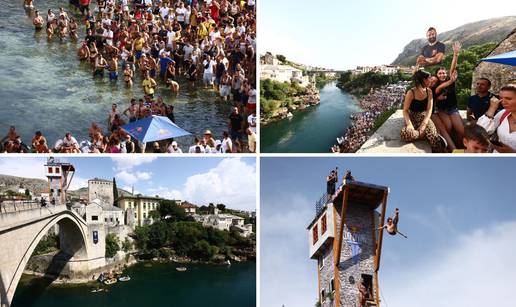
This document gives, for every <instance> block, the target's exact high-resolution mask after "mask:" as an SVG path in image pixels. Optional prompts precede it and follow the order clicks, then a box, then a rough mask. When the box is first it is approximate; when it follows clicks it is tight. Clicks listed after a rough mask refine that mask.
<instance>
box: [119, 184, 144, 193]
mask: <svg viewBox="0 0 516 307" xmlns="http://www.w3.org/2000/svg"><path fill="white" fill-rule="evenodd" d="M121 189H122V190H126V191H127V192H129V193H131V192H132V191H133V187H132V186H129V185H126V186H124V187H123V188H121ZM133 193H134V195H136V194H142V193H141V192H140V191H138V190H136V189H135V190H134V192H133Z"/></svg>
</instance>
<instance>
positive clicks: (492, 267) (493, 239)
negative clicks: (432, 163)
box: [382, 222, 516, 307]
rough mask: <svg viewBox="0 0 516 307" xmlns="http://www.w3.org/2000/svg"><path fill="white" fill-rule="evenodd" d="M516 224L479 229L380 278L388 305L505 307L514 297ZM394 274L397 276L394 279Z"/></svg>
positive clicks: (503, 224) (400, 306)
mask: <svg viewBox="0 0 516 307" xmlns="http://www.w3.org/2000/svg"><path fill="white" fill-rule="evenodd" d="M515 235H516V222H510V223H502V224H499V225H496V226H486V227H485V228H479V229H477V230H476V231H474V232H472V233H471V234H468V235H463V236H460V237H458V239H457V240H456V242H454V243H452V244H448V245H447V246H443V248H442V249H441V250H440V251H429V252H428V256H427V257H425V259H419V261H418V263H417V264H416V265H415V267H404V268H403V270H401V271H397V272H396V274H393V276H387V277H386V278H382V279H383V281H382V283H383V290H384V292H383V295H384V297H385V300H386V301H387V302H388V304H389V305H390V306H397V307H405V306H407V307H409V306H414V299H415V298H417V306H420V307H427V306H428V307H430V306H432V307H433V306H440V307H448V306H449V307H452V306H453V307H454V306H469V307H476V306H479V307H480V306H504V305H507V296H506V295H500V294H507V293H514V291H515V290H516V286H515V283H514V280H513V276H514V275H515V274H516V268H515V267H514V266H513V265H512V263H513V261H514V255H516V245H515V244H514V236H515ZM394 275H395V276H394Z"/></svg>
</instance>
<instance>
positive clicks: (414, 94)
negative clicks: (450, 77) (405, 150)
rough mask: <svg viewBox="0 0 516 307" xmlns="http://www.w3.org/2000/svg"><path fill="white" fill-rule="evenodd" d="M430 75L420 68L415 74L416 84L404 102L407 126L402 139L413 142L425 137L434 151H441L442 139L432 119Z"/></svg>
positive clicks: (402, 131) (402, 132)
mask: <svg viewBox="0 0 516 307" xmlns="http://www.w3.org/2000/svg"><path fill="white" fill-rule="evenodd" d="M430 76H431V75H430V73H429V72H426V71H424V70H418V71H416V73H415V74H414V77H413V79H414V83H415V84H416V86H415V87H413V88H411V89H410V90H409V91H408V92H407V94H406V95H405V101H404V102H403V118H404V119H405V126H404V127H403V128H402V129H401V139H402V140H404V141H407V142H412V141H415V140H418V139H421V138H423V137H425V138H426V139H427V140H428V142H429V143H430V146H431V147H432V151H433V152H441V151H442V150H443V148H442V145H441V139H440V137H439V135H438V134H437V129H436V128H435V125H434V123H433V122H432V121H431V120H430V116H431V115H432V105H433V99H432V90H431V89H430V88H429V85H430Z"/></svg>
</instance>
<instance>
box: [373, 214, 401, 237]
mask: <svg viewBox="0 0 516 307" xmlns="http://www.w3.org/2000/svg"><path fill="white" fill-rule="evenodd" d="M399 213H400V210H399V209H398V208H396V210H395V211H394V219H393V218H392V217H388V218H387V225H383V226H382V227H380V228H378V230H382V229H384V228H385V229H387V233H388V234H390V235H391V236H395V235H396V234H400V235H401V236H403V237H404V238H407V236H406V235H404V234H402V233H401V232H399V231H398V221H399Z"/></svg>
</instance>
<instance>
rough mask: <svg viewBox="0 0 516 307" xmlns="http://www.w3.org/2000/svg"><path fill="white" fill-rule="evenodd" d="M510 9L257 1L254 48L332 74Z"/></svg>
mask: <svg viewBox="0 0 516 307" xmlns="http://www.w3.org/2000/svg"><path fill="white" fill-rule="evenodd" d="M514 8H515V7H514V2H513V1H512V0H491V1H489V2H484V3H482V4H481V3H480V2H478V3H477V2H472V1H466V0H459V1H446V0H434V1H431V2H426V3H425V2H414V1H409V0H396V1H382V0H364V1H343V0H329V1H321V2H317V1H308V0H282V1H274V0H262V1H260V2H259V14H258V27H259V40H260V41H259V46H258V48H259V52H260V53H265V52H266V51H272V52H273V53H279V54H283V55H285V56H287V58H289V59H291V60H293V61H296V62H300V63H303V64H308V65H315V66H322V67H326V68H334V69H350V68H354V67H355V66H357V65H380V64H389V63H391V62H392V61H394V59H395V58H396V57H397V56H398V54H399V53H401V51H402V50H403V47H404V46H405V45H406V44H408V43H409V42H410V41H411V40H412V39H416V38H423V37H425V34H426V30H427V29H428V27H430V26H434V27H436V28H437V31H438V32H444V31H448V30H452V29H454V28H456V27H459V26H461V25H464V24H466V23H470V22H475V21H479V20H483V19H488V18H492V17H501V16H506V15H510V14H514V13H516V12H515V11H514ZM511 9H512V10H511Z"/></svg>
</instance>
